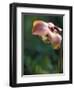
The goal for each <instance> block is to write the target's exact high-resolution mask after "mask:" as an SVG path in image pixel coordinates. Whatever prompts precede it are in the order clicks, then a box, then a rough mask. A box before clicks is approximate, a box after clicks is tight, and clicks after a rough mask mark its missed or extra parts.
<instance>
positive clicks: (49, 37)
mask: <svg viewBox="0 0 74 90" xmlns="http://www.w3.org/2000/svg"><path fill="white" fill-rule="evenodd" d="M61 31H62V29H61V28H59V27H57V26H55V25H54V24H53V23H52V22H49V23H47V22H44V21H41V20H36V21H34V22H33V28H32V34H33V35H36V36H39V37H41V38H42V40H43V41H48V43H51V44H52V46H53V48H54V49H59V48H60V46H61V41H62V36H61V35H60V34H59V33H60V32H61Z"/></svg>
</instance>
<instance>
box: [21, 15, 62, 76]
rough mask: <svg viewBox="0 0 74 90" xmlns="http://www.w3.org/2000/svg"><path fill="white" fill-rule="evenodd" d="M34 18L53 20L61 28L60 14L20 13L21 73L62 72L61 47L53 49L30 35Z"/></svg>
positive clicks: (46, 20)
mask: <svg viewBox="0 0 74 90" xmlns="http://www.w3.org/2000/svg"><path fill="white" fill-rule="evenodd" d="M34 20H43V21H45V22H53V23H54V24H55V25H57V26H59V27H61V28H62V29H63V16H62V15H51V14H50V15H37V14H22V74H24V75H34V74H53V73H54V74H55V73H63V55H62V52H63V49H62V47H63V46H62V45H61V48H60V49H59V50H54V49H53V48H52V46H51V45H50V44H46V43H44V42H43V41H42V40H41V39H40V38H39V37H37V36H33V35H32V26H33V21H34Z"/></svg>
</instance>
